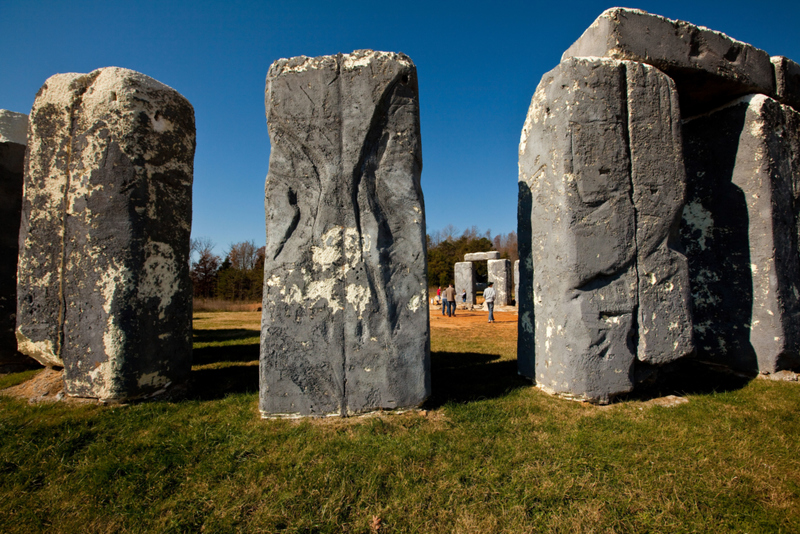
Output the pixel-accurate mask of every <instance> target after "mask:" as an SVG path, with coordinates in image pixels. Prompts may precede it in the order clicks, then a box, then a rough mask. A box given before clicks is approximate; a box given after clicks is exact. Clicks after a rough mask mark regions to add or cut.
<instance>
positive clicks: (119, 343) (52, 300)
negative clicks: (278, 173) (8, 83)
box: [17, 67, 195, 400]
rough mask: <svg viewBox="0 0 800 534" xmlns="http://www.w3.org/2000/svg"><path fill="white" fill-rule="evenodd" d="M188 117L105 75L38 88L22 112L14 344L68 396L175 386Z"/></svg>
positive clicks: (188, 197) (169, 98) (185, 248)
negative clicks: (55, 370) (25, 142)
mask: <svg viewBox="0 0 800 534" xmlns="http://www.w3.org/2000/svg"><path fill="white" fill-rule="evenodd" d="M194 148H195V128H194V110H193V109H192V106H191V105H190V104H189V102H188V101H187V100H186V99H185V98H183V97H182V96H181V95H180V94H179V93H178V92H177V91H175V90H173V89H171V88H169V87H167V86H166V85H163V84H161V83H159V82H157V81H156V80H153V79H152V78H149V77H147V76H144V75H142V74H140V73H137V72H134V71H131V70H127V69H120V68H115V67H109V68H104V69H98V70H95V71H93V72H91V73H89V74H57V75H55V76H53V77H51V78H49V79H48V80H47V82H45V84H44V85H43V86H42V88H41V89H40V90H39V93H38V94H37V96H36V100H35V102H34V105H33V109H32V110H31V116H30V137H29V147H28V158H27V161H26V171H25V198H24V201H23V208H22V211H23V213H22V225H21V230H20V256H19V268H18V283H19V286H18V315H17V341H18V345H19V349H20V351H21V352H24V353H26V354H28V355H30V356H32V357H33V358H35V359H37V360H38V361H39V362H41V363H42V364H45V365H55V366H63V367H64V384H65V389H66V392H67V393H68V394H69V395H72V396H79V397H94V398H99V399H103V400H125V399H131V398H135V397H139V396H143V395H148V394H151V393H154V392H156V391H158V390H160V389H162V388H164V387H167V386H168V385H169V384H170V383H173V382H176V381H180V380H183V379H185V378H186V377H187V375H188V373H189V370H190V366H191V343H192V338H191V304H192V288H191V280H190V278H189V267H188V260H189V236H190V230H191V213H192V211H191V202H192V172H193V159H194Z"/></svg>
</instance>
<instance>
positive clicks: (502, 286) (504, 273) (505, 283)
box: [487, 259, 514, 306]
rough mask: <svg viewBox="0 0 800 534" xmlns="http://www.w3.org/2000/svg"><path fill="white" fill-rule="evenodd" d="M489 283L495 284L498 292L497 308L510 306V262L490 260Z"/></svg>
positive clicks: (496, 296) (488, 262)
mask: <svg viewBox="0 0 800 534" xmlns="http://www.w3.org/2000/svg"><path fill="white" fill-rule="evenodd" d="M487 264H488V269H487V270H488V272H489V282H493V283H494V290H495V292H496V294H495V299H494V304H495V306H508V305H509V304H511V288H512V285H513V282H514V281H513V280H512V278H511V262H510V261H508V260H499V259H498V260H488V261H487Z"/></svg>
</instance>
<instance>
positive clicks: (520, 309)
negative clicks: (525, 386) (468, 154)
mask: <svg viewBox="0 0 800 534" xmlns="http://www.w3.org/2000/svg"><path fill="white" fill-rule="evenodd" d="M529 113H530V112H529ZM524 135H525V134H523V138H524ZM542 141H543V140H542V139H539V138H538V136H537V138H536V142H537V143H541V142H542ZM531 148H532V149H536V148H537V146H536V145H535V146H533V147H531ZM519 150H520V176H519V178H520V179H519V182H518V183H517V186H518V187H519V195H518V197H517V252H518V253H519V278H518V280H519V291H518V292H517V313H518V314H519V315H518V316H517V372H518V373H519V374H520V375H522V376H526V377H528V378H531V379H533V380H534V381H535V380H536V333H535V328H534V324H535V316H534V313H535V306H534V305H533V251H532V250H531V246H532V244H533V228H532V222H533V221H532V217H533V198H532V195H531V187H530V185H528V180H530V179H531V177H532V176H531V174H530V172H531V171H530V169H526V171H527V173H528V174H527V175H526V174H523V173H524V172H525V171H523V167H522V158H523V154H527V150H528V147H525V146H523V145H522V144H520V149H519ZM533 163H534V164H536V163H537V161H536V159H534V160H533ZM526 164H529V162H526ZM551 224H552V223H551Z"/></svg>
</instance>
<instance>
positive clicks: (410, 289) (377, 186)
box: [260, 50, 430, 417]
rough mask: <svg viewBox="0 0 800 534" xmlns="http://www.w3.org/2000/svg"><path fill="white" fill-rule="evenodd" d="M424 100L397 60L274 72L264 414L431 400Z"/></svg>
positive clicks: (269, 96)
mask: <svg viewBox="0 0 800 534" xmlns="http://www.w3.org/2000/svg"><path fill="white" fill-rule="evenodd" d="M418 102H419V99H418V86H417V73H416V68H415V67H414V64H413V63H412V62H411V60H410V59H409V58H408V57H407V56H405V55H403V54H394V53H387V52H373V51H370V50H359V51H356V52H353V53H352V54H346V55H342V54H339V55H336V56H322V57H317V58H308V57H304V56H301V57H296V58H292V59H280V60H278V61H276V62H275V63H273V64H272V66H271V67H270V70H269V73H268V75H267V82H266V93H265V104H266V113H267V124H268V126H269V134H270V140H271V143H272V150H271V153H270V164H269V174H268V176H267V181H266V187H265V196H266V202H265V204H266V224H267V245H266V263H265V267H264V279H265V285H264V301H263V317H262V336H261V364H260V376H261V391H260V410H261V414H262V416H264V417H282V416H283V417H286V416H289V417H291V416H304V415H349V414H355V413H360V412H366V411H370V410H376V409H381V408H407V407H413V406H417V405H419V404H420V403H422V402H423V401H424V400H425V399H426V398H427V397H428V396H429V394H430V335H429V324H428V306H427V305H426V303H427V283H426V280H427V273H426V270H427V265H426V250H425V210H424V204H423V198H422V189H421V187H420V173H421V170H422V154H421V145H420V129H419V104H418Z"/></svg>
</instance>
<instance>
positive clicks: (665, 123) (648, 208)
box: [625, 62, 694, 365]
mask: <svg viewBox="0 0 800 534" xmlns="http://www.w3.org/2000/svg"><path fill="white" fill-rule="evenodd" d="M625 72H626V76H627V107H628V128H627V130H628V140H629V143H630V157H631V170H630V172H631V184H632V187H633V189H632V200H633V205H634V208H635V216H636V270H637V280H638V299H639V302H638V312H639V314H638V325H637V326H638V347H637V358H638V360H639V361H642V362H647V363H652V364H656V365H660V364H664V363H668V362H670V361H673V360H675V359H677V358H680V357H683V356H685V355H687V354H689V353H691V352H692V351H693V350H694V345H693V342H692V321H691V303H690V295H689V267H688V264H687V261H686V256H684V255H683V254H682V253H679V252H677V251H676V248H679V247H680V233H679V228H680V221H681V213H682V211H683V206H684V204H685V201H686V171H685V168H684V162H683V146H682V139H681V114H680V110H679V106H678V95H677V93H676V92H675V87H674V85H673V84H672V81H671V80H670V79H669V78H667V77H666V76H664V75H663V74H662V73H661V72H659V71H658V70H656V69H653V68H650V67H647V66H645V65H643V64H641V63H633V62H630V63H626V69H625Z"/></svg>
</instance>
